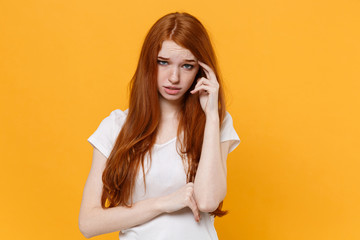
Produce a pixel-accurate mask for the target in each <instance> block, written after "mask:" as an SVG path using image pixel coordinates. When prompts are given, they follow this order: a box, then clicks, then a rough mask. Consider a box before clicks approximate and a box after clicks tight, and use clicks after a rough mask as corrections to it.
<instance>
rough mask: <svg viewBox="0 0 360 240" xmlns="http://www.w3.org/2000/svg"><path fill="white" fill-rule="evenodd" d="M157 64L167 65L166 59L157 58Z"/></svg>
mask: <svg viewBox="0 0 360 240" xmlns="http://www.w3.org/2000/svg"><path fill="white" fill-rule="evenodd" d="M157 62H158V64H159V65H167V63H168V62H167V61H162V60H157Z"/></svg>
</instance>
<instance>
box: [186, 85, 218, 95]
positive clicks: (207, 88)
mask: <svg viewBox="0 0 360 240" xmlns="http://www.w3.org/2000/svg"><path fill="white" fill-rule="evenodd" d="M201 90H204V91H206V92H207V93H210V92H212V90H213V88H212V87H210V86H205V85H201V86H199V87H197V88H195V89H194V90H192V91H190V92H191V93H192V94H195V93H196V92H199V91H201Z"/></svg>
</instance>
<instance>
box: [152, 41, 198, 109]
mask: <svg viewBox="0 0 360 240" xmlns="http://www.w3.org/2000/svg"><path fill="white" fill-rule="evenodd" d="M159 56H160V57H164V58H169V59H166V60H163V59H159V58H158V61H161V62H158V76H157V86H158V91H159V99H160V101H170V102H173V103H176V102H179V101H180V100H181V99H182V97H183V96H184V94H185V93H186V92H187V91H188V90H189V88H190V86H191V85H192V83H193V81H194V80H195V76H196V74H197V72H198V70H199V64H198V63H197V59H196V58H195V56H194V55H193V54H192V53H191V52H190V51H189V50H188V49H186V48H183V47H181V46H179V45H177V44H176V43H175V42H173V41H170V40H167V41H164V42H163V44H162V47H161V50H160V51H159V54H158V57H159ZM185 59H190V60H195V62H187V61H185ZM164 87H176V88H180V90H179V92H178V93H176V94H173V95H172V94H168V93H167V92H166V91H165V89H164Z"/></svg>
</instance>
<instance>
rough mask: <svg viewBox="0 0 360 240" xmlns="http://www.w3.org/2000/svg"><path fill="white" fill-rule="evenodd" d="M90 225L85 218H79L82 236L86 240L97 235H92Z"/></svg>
mask: <svg viewBox="0 0 360 240" xmlns="http://www.w3.org/2000/svg"><path fill="white" fill-rule="evenodd" d="M88 225H89V224H88V223H87V221H86V219H84V217H79V230H80V232H81V234H82V235H83V236H84V237H86V238H91V237H93V236H95V235H93V234H91V233H90V231H89V227H88Z"/></svg>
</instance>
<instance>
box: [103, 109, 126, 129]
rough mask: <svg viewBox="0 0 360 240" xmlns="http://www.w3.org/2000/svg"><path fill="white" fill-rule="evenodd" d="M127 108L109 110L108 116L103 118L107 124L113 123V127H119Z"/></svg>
mask: <svg viewBox="0 0 360 240" xmlns="http://www.w3.org/2000/svg"><path fill="white" fill-rule="evenodd" d="M128 110H129V109H126V110H124V111H123V110H120V109H115V110H113V111H111V112H110V114H109V116H107V117H106V118H105V119H104V120H107V121H106V122H108V123H109V124H113V125H114V126H115V127H121V126H122V125H123V124H124V122H125V120H126V117H127V115H128Z"/></svg>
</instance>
